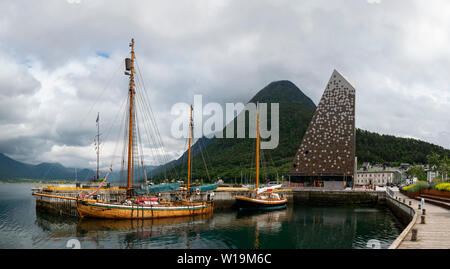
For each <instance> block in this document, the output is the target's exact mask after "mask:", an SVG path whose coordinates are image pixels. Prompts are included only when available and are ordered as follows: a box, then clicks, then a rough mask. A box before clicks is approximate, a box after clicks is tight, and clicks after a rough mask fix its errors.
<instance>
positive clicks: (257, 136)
mask: <svg viewBox="0 0 450 269" xmlns="http://www.w3.org/2000/svg"><path fill="white" fill-rule="evenodd" d="M258 188H259V111H258V106H257V107H256V191H257V192H258Z"/></svg>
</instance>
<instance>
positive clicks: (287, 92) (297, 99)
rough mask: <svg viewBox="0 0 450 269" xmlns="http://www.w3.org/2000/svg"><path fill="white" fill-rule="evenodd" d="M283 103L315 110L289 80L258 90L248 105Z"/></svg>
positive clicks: (274, 82)
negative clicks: (300, 105) (295, 104)
mask: <svg viewBox="0 0 450 269" xmlns="http://www.w3.org/2000/svg"><path fill="white" fill-rule="evenodd" d="M256 102H260V103H285V104H292V103H297V104H302V105H306V106H308V107H311V108H313V109H316V105H315V104H314V102H313V101H312V100H311V99H310V98H309V97H308V96H306V95H305V94H304V93H303V92H302V91H301V90H300V89H299V88H298V87H297V86H296V85H295V84H294V83H292V82H291V81H289V80H278V81H273V82H271V83H269V84H268V85H267V86H266V87H264V88H263V89H262V90H260V91H259V92H258V93H257V94H256V95H255V96H254V97H253V98H252V99H251V100H250V102H249V103H256Z"/></svg>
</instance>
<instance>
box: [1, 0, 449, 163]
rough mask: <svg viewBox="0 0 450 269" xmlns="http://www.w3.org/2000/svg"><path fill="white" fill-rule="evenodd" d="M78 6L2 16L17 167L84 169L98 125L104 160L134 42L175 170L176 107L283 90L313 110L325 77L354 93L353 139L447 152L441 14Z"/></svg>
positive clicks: (279, 6)
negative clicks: (356, 135) (45, 164)
mask: <svg viewBox="0 0 450 269" xmlns="http://www.w3.org/2000/svg"><path fill="white" fill-rule="evenodd" d="M76 2H77V1H56V0H54V1H45V2H44V3H45V4H44V3H42V2H39V1H32V2H30V1H20V0H17V1H2V2H0V9H1V10H2V11H4V16H2V18H1V19H0V40H2V41H5V42H1V43H0V56H1V57H0V65H1V66H2V67H3V68H2V73H1V74H0V115H1V117H0V128H1V130H2V131H0V151H3V152H5V153H8V154H9V155H11V156H13V157H17V158H19V159H20V160H23V161H29V162H34V163H35V162H38V161H60V162H62V163H63V164H64V165H67V166H81V167H85V166H91V167H93V164H94V163H95V162H94V161H95V153H94V152H93V151H91V150H90V149H89V148H90V147H91V143H92V140H93V137H94V135H95V131H96V130H95V118H96V115H97V112H100V113H101V124H102V125H101V126H102V132H104V133H105V134H104V136H105V137H107V141H105V142H106V144H105V152H111V151H112V149H111V147H112V144H114V143H115V140H116V139H117V137H118V135H116V133H117V132H118V129H119V127H120V126H119V125H120V124H118V123H117V119H116V114H117V111H118V110H119V107H120V106H121V104H122V103H123V100H124V98H126V94H127V78H126V77H125V76H124V75H123V58H125V57H126V55H128V52H129V51H128V50H129V48H128V42H129V40H130V38H131V37H134V38H135V39H136V51H137V57H138V63H139V66H140V67H141V68H142V71H143V76H144V79H145V83H146V86H147V90H148V94H149V97H150V102H151V104H152V106H153V112H154V113H155V117H156V119H157V123H158V125H159V129H160V131H161V135H162V137H163V139H164V143H165V144H166V147H167V151H168V152H169V154H170V157H171V158H174V157H176V156H177V155H179V154H181V153H182V151H183V150H184V145H185V141H184V140H176V139H173V138H172V137H170V123H171V121H172V120H173V117H171V115H170V108H171V106H172V105H173V104H175V103H177V102H186V103H190V102H192V101H193V96H194V94H203V97H204V102H210V101H211V102H219V103H225V102H245V101H247V100H249V99H250V98H251V97H252V96H253V95H254V94H256V92H257V91H258V90H259V89H262V88H263V87H264V86H266V85H267V84H268V83H270V82H271V81H274V80H282V79H288V80H291V81H292V82H294V83H295V84H296V85H297V86H298V87H299V88H301V89H302V90H303V91H304V93H305V94H307V95H308V96H310V97H311V98H312V99H313V101H314V102H316V103H317V102H318V101H319V99H320V97H321V95H322V93H323V90H324V87H325V84H326V82H327V81H328V79H329V76H330V74H331V72H332V70H333V69H334V68H336V69H338V70H339V71H341V72H342V73H343V74H344V75H345V76H346V77H348V78H349V79H350V80H351V81H352V82H354V83H355V84H356V87H357V127H361V128H364V129H368V130H371V131H376V132H381V133H389V134H395V135H400V136H405V137H406V136H410V137H417V138H419V139H423V140H426V141H429V142H432V143H436V144H439V145H442V146H445V147H447V148H450V139H449V130H450V121H449V117H448V107H450V88H449V87H450V86H449V85H450V77H448V74H447V73H448V72H447V70H449V69H450V62H449V61H448V60H447V59H448V58H449V56H450V55H449V50H448V49H447V48H446V44H448V43H450V40H449V39H450V37H448V35H447V34H446V32H447V29H449V28H450V17H448V16H447V14H448V12H449V11H450V3H447V1H444V0H436V1H432V2H430V1H419V0H417V1H409V2H408V6H407V8H405V3H404V2H402V1H380V0H378V1H376V0H369V1H367V2H364V1H359V0H358V1H356V0H355V1H348V0H336V1H325V0H310V1H301V2H298V1H269V0H266V1H262V0H260V1H252V0H249V1H245V2H243V1H233V0H230V1H224V0H222V1H202V2H199V1H181V0H180V1H178V0H177V1H127V2H124V1H110V0H108V1H106V0H98V1H79V2H80V3H76ZM70 3H73V4H70ZM367 3H369V4H377V5H368V4H367ZM131 14H132V15H131ZM101 55H108V57H102V56H101ZM13 88H14V90H13V91H11V89H13ZM111 126H113V127H111ZM110 129H111V131H109V130H110ZM106 133H108V134H106ZM108 154H109V155H108ZM108 154H105V159H106V158H107V157H110V156H112V155H111V154H110V153H108ZM146 154H148V155H149V156H148V157H149V159H151V158H150V152H149V151H148V149H147V151H146ZM106 155H108V156H106ZM155 160H156V158H155Z"/></svg>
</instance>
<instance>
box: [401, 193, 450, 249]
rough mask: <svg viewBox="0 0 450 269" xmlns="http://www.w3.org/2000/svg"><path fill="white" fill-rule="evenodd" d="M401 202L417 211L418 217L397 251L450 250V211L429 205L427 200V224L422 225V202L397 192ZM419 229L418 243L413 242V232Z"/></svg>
mask: <svg viewBox="0 0 450 269" xmlns="http://www.w3.org/2000/svg"><path fill="white" fill-rule="evenodd" d="M395 197H400V199H401V202H403V199H405V204H406V205H409V202H411V207H412V208H414V209H415V210H416V214H418V217H417V219H416V223H415V224H414V225H413V227H412V229H410V230H409V232H408V233H407V235H406V236H405V238H403V240H402V241H401V243H400V244H399V245H398V247H397V249H450V210H449V209H446V208H444V207H440V206H437V205H433V204H431V203H427V201H426V200H425V224H421V221H422V220H421V216H422V210H419V204H420V201H418V200H416V199H410V198H408V197H407V196H405V195H403V194H401V193H400V192H395ZM413 229H417V241H412V240H411V236H412V230H413Z"/></svg>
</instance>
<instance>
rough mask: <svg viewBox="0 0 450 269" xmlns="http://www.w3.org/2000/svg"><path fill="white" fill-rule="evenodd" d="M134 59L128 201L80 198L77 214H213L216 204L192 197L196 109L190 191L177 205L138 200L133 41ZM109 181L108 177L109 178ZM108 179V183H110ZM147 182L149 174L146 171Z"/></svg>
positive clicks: (129, 68)
mask: <svg viewBox="0 0 450 269" xmlns="http://www.w3.org/2000/svg"><path fill="white" fill-rule="evenodd" d="M130 47H131V58H127V59H125V63H126V72H125V74H126V75H129V78H130V81H129V96H128V98H129V108H128V112H129V114H128V115H129V117H128V123H127V125H128V126H129V127H128V163H127V165H128V170H127V187H126V190H127V199H126V200H124V201H121V202H111V201H99V200H94V199H91V198H90V197H92V196H90V195H88V196H85V197H79V198H77V210H78V213H79V215H80V217H82V218H83V217H89V218H103V219H156V218H167V217H187V216H196V215H206V214H211V213H212V212H213V206H214V205H213V201H212V200H209V201H202V200H196V199H194V198H193V197H192V196H191V194H190V189H191V188H190V172H191V171H190V162H191V137H192V128H193V120H192V110H193V108H192V106H191V111H190V124H189V153H188V175H187V188H186V193H185V195H184V196H183V197H181V198H180V199H178V201H176V202H170V201H165V200H164V199H161V198H159V197H149V196H148V195H147V196H136V192H135V191H134V189H133V185H132V178H133V173H134V167H133V163H134V158H133V157H132V156H133V150H135V148H136V145H135V139H133V137H134V135H135V134H134V133H133V131H134V130H135V124H136V123H135V122H134V120H135V119H134V116H133V115H135V107H134V106H135V94H136V92H135V82H134V78H135V77H134V74H135V68H134V61H135V58H136V57H135V53H134V39H132V40H131V44H130ZM106 177H107V176H106ZM106 177H105V179H106ZM144 179H146V176H145V170H144Z"/></svg>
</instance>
